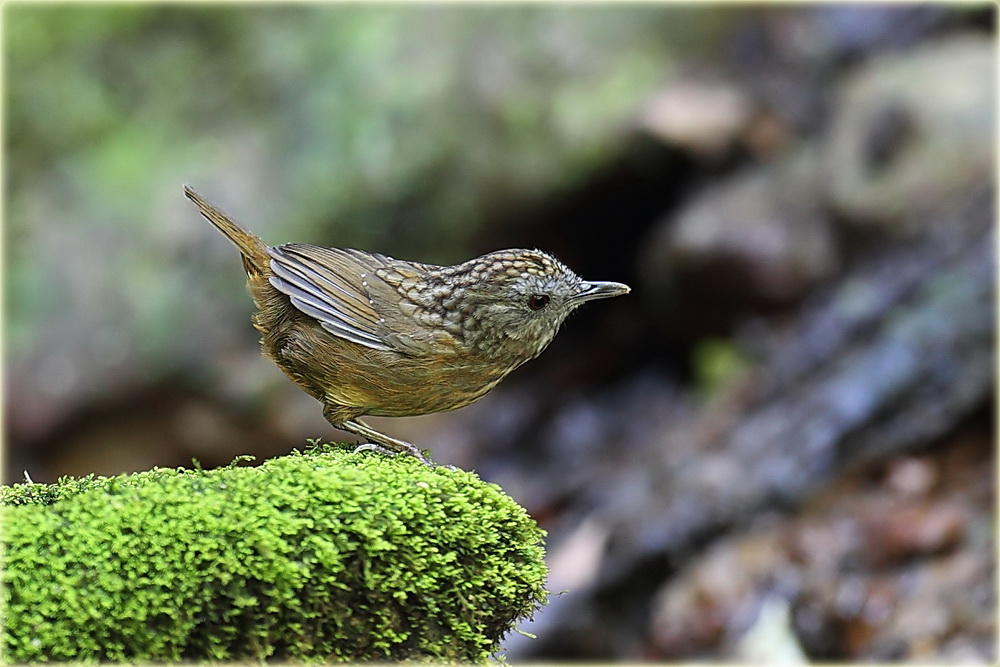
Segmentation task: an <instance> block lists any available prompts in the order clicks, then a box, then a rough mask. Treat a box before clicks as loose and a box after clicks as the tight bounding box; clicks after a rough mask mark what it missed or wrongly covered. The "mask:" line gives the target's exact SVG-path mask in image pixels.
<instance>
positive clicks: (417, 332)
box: [184, 186, 629, 463]
mask: <svg viewBox="0 0 1000 667" xmlns="http://www.w3.org/2000/svg"><path fill="white" fill-rule="evenodd" d="M184 194H185V195H187V197H188V199H190V200H191V201H193V202H194V203H195V204H196V205H197V206H198V210H199V211H201V214H202V215H203V216H205V218H206V219H208V221H209V222H211V223H212V224H213V225H215V226H216V227H217V228H218V229H219V231H221V232H222V233H223V234H225V235H226V236H227V237H228V238H229V240H231V241H232V242H233V243H235V244H236V247H238V248H239V250H240V252H241V253H242V255H243V268H244V269H246V273H247V288H248V289H249V290H250V294H251V295H252V296H253V300H254V303H255V304H256V306H257V312H256V313H255V314H254V315H253V318H252V320H253V324H254V327H256V329H257V330H258V331H259V332H260V333H261V335H262V338H261V345H262V346H263V348H264V352H265V354H266V355H267V356H269V357H270V358H271V359H272V360H273V361H274V363H276V364H277V365H278V367H279V368H281V370H283V371H284V372H285V374H286V375H288V377H290V378H291V379H292V380H293V381H294V382H295V383H296V384H297V385H299V386H300V387H302V389H304V390H305V391H306V392H308V393H309V394H310V395H312V396H313V397H315V398H316V399H317V400H319V401H320V402H321V403H322V404H323V415H324V416H325V417H326V418H327V420H328V421H329V422H330V423H331V424H332V425H333V426H335V427H337V428H340V429H343V430H345V431H349V432H351V433H355V434H357V435H359V436H361V437H363V438H366V439H367V440H368V441H370V442H371V443H373V444H367V445H362V446H361V447H359V449H366V448H367V449H377V450H379V451H385V449H384V447H389V448H391V449H392V450H396V451H405V452H408V453H410V454H412V455H413V456H416V457H417V458H418V459H420V460H421V461H423V462H424V463H429V462H428V461H427V459H425V458H424V456H423V455H422V454H421V453H420V450H418V449H417V448H416V447H415V446H414V445H412V444H410V443H408V442H404V441H402V440H397V439H396V438H392V437H389V436H387V435H385V434H383V433H379V432H378V431H376V430H375V429H373V428H371V427H370V426H368V425H367V424H366V423H364V422H363V421H361V419H360V417H361V416H363V415H379V416H388V417H402V416H410V415H424V414H429V413H432V412H441V411H444V410H454V409H456V408H461V407H463V406H466V405H468V404H470V403H472V402H473V401H476V400H478V399H479V398H482V396H483V395H484V394H486V392H488V391H489V390H490V389H492V388H493V387H494V386H496V384H497V383H498V382H500V380H502V379H503V378H504V376H506V375H507V374H508V373H510V372H511V371H512V370H514V369H515V368H517V367H518V366H520V365H521V364H523V363H524V362H526V361H528V360H529V359H533V358H535V357H536V356H538V355H539V354H540V353H541V351H542V350H544V349H545V347H546V346H547V345H548V344H549V343H550V342H551V341H552V338H553V336H555V334H556V331H557V330H558V329H559V325H561V324H562V322H563V320H565V319H566V316H567V315H569V314H570V312H571V311H572V310H573V309H574V308H576V307H577V306H579V305H580V304H582V303H584V302H585V301H590V300H591V299H601V298H605V297H612V296H618V295H619V294H627V293H628V292H629V287H628V286H627V285H623V284H621V283H612V282H588V281H586V280H583V279H581V278H580V277H579V276H577V275H576V274H575V273H573V272H572V271H570V270H569V269H568V268H566V266H564V265H563V264H562V263H561V262H560V261H559V260H557V259H556V258H554V257H552V256H551V255H549V254H547V253H544V252H541V251H540V250H498V251H496V252H491V253H488V254H486V255H483V256H482V257H476V258H475V259H470V260H469V261H467V262H463V263H462V264H457V265H455V266H435V265H433V264H421V263H418V262H408V261H404V260H399V259H393V258H392V257H387V256H385V255H380V254H378V253H371V252H365V251H362V250H351V249H341V248H321V247H319V246H314V245H308V244H305V243H288V244H285V245H279V246H268V245H266V244H265V243H264V242H263V241H261V240H260V239H259V238H258V237H256V236H254V235H253V234H251V233H250V232H247V231H246V230H244V229H242V228H241V227H240V226H239V225H237V224H236V223H235V222H234V221H233V220H232V218H230V217H229V216H228V215H226V214H225V213H223V212H222V211H221V210H219V208H218V207H216V206H214V205H213V204H211V203H210V202H208V201H206V200H205V199H203V198H202V197H201V196H200V195H199V194H198V193H197V192H195V191H194V190H193V189H191V188H190V187H188V186H184Z"/></svg>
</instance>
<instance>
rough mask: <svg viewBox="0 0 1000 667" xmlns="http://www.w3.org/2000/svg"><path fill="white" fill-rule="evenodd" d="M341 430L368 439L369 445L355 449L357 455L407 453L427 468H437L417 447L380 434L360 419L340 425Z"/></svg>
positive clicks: (365, 444)
mask: <svg viewBox="0 0 1000 667" xmlns="http://www.w3.org/2000/svg"><path fill="white" fill-rule="evenodd" d="M340 428H342V429H344V430H345V431H350V432H351V433H355V434H357V435H360V436H361V437H363V438H367V439H368V442H367V443H364V444H362V445H359V446H358V447H357V448H355V450H354V451H355V453H357V452H364V451H374V452H379V453H381V454H390V455H392V456H395V455H396V454H402V453H405V454H409V455H410V456H412V457H414V458H415V459H417V460H418V461H420V462H421V463H423V464H424V465H425V466H428V467H430V468H433V467H435V464H434V463H432V462H431V461H430V460H429V459H428V458H427V457H426V456H424V455H423V453H422V452H421V451H420V450H419V449H417V447H416V445H414V444H412V443H409V442H406V441H405V440H398V439H396V438H393V437H390V436H388V435H386V434H384V433H379V432H378V431H376V430H375V429H373V428H372V427H371V426H369V425H368V424H366V423H364V422H363V421H361V420H360V419H353V420H351V421H347V422H344V423H343V424H340Z"/></svg>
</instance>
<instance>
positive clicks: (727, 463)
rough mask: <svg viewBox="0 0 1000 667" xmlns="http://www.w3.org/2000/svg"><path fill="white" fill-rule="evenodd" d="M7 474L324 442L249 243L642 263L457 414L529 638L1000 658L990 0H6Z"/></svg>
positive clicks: (448, 420)
mask: <svg viewBox="0 0 1000 667" xmlns="http://www.w3.org/2000/svg"><path fill="white" fill-rule="evenodd" d="M3 10H4V50H5V53H4V56H5V63H4V65H5V70H4V74H5V83H6V86H5V88H4V95H5V99H4V111H5V115H6V126H5V135H4V136H5V144H4V149H5V157H6V159H5V161H4V165H5V168H6V169H5V179H6V180H5V183H6V188H5V192H4V204H5V209H4V220H5V230H4V232H5V233H4V255H3V258H4V272H3V276H4V297H5V304H6V310H5V319H4V321H5V327H4V332H3V333H4V339H5V344H6V345H5V362H6V374H5V388H6V392H5V397H6V405H5V415H4V417H5V426H6V433H5V435H6V443H7V448H6V461H5V463H6V467H5V470H6V481H7V482H8V483H9V482H12V481H20V480H21V479H22V475H23V471H24V470H28V471H29V472H30V474H31V477H32V478H33V479H34V480H35V481H36V482H50V481H53V480H55V479H56V478H57V477H58V476H60V475H84V474H87V473H92V472H93V473H100V474H111V473H120V472H125V471H134V470H143V469H148V468H150V467H152V466H177V465H184V466H190V465H191V461H192V459H197V460H198V461H199V462H200V463H201V465H203V466H205V467H210V466H217V465H221V464H225V463H227V462H228V461H230V460H231V459H232V458H233V457H234V456H236V455H238V454H253V455H255V456H257V457H258V459H260V458H266V457H271V456H276V455H280V454H283V453H285V452H287V451H289V450H290V449H292V448H296V447H297V448H302V447H304V446H306V444H307V442H306V441H307V438H316V437H319V438H323V439H331V438H333V437H337V438H342V439H347V436H346V435H345V434H338V433H335V432H333V431H332V429H331V428H330V427H329V426H328V425H327V424H326V422H325V421H324V420H323V418H322V416H321V411H320V406H319V405H318V404H317V403H316V402H315V401H313V399H311V398H309V397H308V396H306V395H305V394H304V393H303V392H301V391H299V390H298V389H296V388H295V387H294V386H293V385H292V384H291V383H290V382H289V381H288V380H287V379H286V378H285V377H284V376H283V375H282V374H281V372H280V371H278V369H277V368H276V367H275V366H273V365H272V364H271V363H270V362H269V361H267V360H265V359H263V358H262V357H261V356H260V352H259V349H258V345H257V335H256V332H255V331H254V330H253V329H252V327H251V326H250V323H249V319H248V318H249V315H250V309H251V302H250V299H249V297H248V295H247V294H246V292H245V289H244V275H243V272H242V268H241V265H240V262H239V258H238V255H237V253H236V251H235V250H234V248H233V247H232V246H231V245H230V244H229V243H228V242H227V241H226V240H225V239H223V238H222V237H221V236H220V235H219V234H218V232H216V231H215V230H214V229H212V228H211V226H210V225H208V223H206V222H205V221H204V220H202V219H201V218H200V217H199V216H198V215H197V213H196V212H195V210H194V208H193V207H192V206H191V205H190V203H189V202H188V201H187V200H185V199H184V197H183V195H182V191H181V187H182V184H184V183H190V184H192V185H194V186H195V187H196V188H197V189H199V190H200V191H201V192H202V193H204V194H205V196H207V197H208V198H209V199H212V200H214V201H216V202H218V203H219V204H221V205H222V206H223V207H224V208H225V209H227V210H228V211H229V212H230V213H232V214H233V215H234V216H235V217H236V218H237V219H238V220H240V221H241V222H242V223H243V224H245V225H246V226H247V227H249V228H250V229H252V230H254V231H255V232H257V233H258V234H259V235H261V236H262V237H263V238H264V239H265V240H267V241H269V242H271V243H274V244H277V243H283V242H289V241H303V242H312V243H317V244H320V245H337V246H349V247H359V248H364V249H368V250H375V251H380V252H384V253H387V254H391V255H395V256H398V257H401V258H406V259H414V260H420V261H426V262H435V263H455V262H459V261H462V260H465V259H468V258H470V257H472V256H474V255H477V254H480V253H483V252H486V251H489V250H494V249H497V248H502V247H539V248H543V249H546V250H549V251H552V252H554V253H555V254H556V255H557V256H559V257H560V258H561V259H563V260H564V261H565V262H566V263H567V264H569V265H570V266H571V267H572V268H573V269H575V270H576V271H577V272H578V273H580V274H581V275H583V276H585V277H588V278H591V279H596V280H616V281H622V282H627V283H629V284H630V285H632V287H633V293H632V294H631V295H630V296H628V297H625V298H619V299H614V300H611V301H602V302H599V303H596V304H591V305H589V306H587V307H586V308H583V309H581V311H579V312H578V314H575V315H574V316H573V317H572V318H570V320H569V321H568V322H567V323H566V325H565V326H564V328H563V331H562V332H561V333H560V335H559V336H558V337H557V338H556V340H555V342H554V343H553V345H552V346H551V347H550V348H549V350H548V351H546V352H545V353H544V354H543V355H542V356H541V357H540V358H539V359H537V360H536V361H534V362H532V363H530V364H528V365H526V366H525V367H523V368H522V369H520V370H519V371H517V372H516V373H515V374H514V375H513V376H512V377H510V378H509V379H507V380H506V381H505V382H504V383H502V384H501V385H500V386H499V387H498V388H497V389H496V390H495V391H493V392H492V393H491V394H489V395H488V396H487V397H486V398H485V399H483V400H482V401H481V402H479V403H477V404H475V405H473V406H470V407H468V408H465V409H463V410H460V411H457V412H454V413H445V414H440V415H432V416H426V417H419V418H412V419H396V420H384V419H383V420H379V419H373V420H372V422H373V423H375V425H376V427H382V428H384V429H385V430H387V431H388V432H390V433H392V434H393V435H396V436H399V437H404V438H406V439H409V440H413V441H415V442H417V443H418V444H420V445H422V446H424V447H428V448H431V449H432V450H433V452H434V458H435V459H436V460H437V461H440V462H444V463H451V464H454V465H458V466H460V467H463V468H466V469H475V470H476V471H477V472H478V473H479V474H480V475H481V476H482V477H483V478H485V479H488V480H491V481H495V482H497V483H499V484H500V485H501V486H503V488H504V489H505V490H506V491H507V492H508V493H510V494H511V495H512V496H513V497H514V498H516V499H517V500H518V501H519V502H520V503H522V504H523V505H525V506H526V507H527V508H528V510H529V511H530V512H531V513H532V515H533V516H535V517H536V518H537V519H538V521H539V522H540V523H541V524H542V525H543V526H544V527H545V528H546V529H547V530H548V531H549V544H548V547H549V557H550V566H551V581H550V588H551V589H552V590H553V591H554V592H556V593H557V594H556V595H554V596H553V598H552V602H551V604H550V605H549V606H548V607H546V608H545V609H544V610H542V611H541V612H540V613H539V614H538V615H537V616H536V618H535V620H534V621H533V622H532V623H527V624H525V625H524V626H523V629H524V630H526V631H529V632H532V633H534V634H536V635H537V636H538V637H537V639H528V638H526V637H524V636H521V635H514V636H512V637H511V638H510V639H509V640H508V642H507V653H508V656H509V658H510V659H512V660H515V661H523V660H600V661H604V660H626V659H627V660H657V661H664V660H679V659H695V658H711V659H724V660H733V661H743V660H755V661H766V662H774V661H777V660H782V661H785V662H802V661H805V660H882V661H884V660H896V659H899V660H921V661H931V660H941V661H947V662H953V661H959V660H961V661H992V660H994V659H995V650H996V649H995V641H994V638H995V605H996V596H995V591H996V588H995V583H994V572H995V570H994V562H993V556H994V541H995V535H994V516H993V510H994V508H995V504H994V490H995V489H994V482H995V471H994V468H993V464H994V448H993V431H994V423H995V421H994V396H993V371H994V367H995V366H994V363H995V362H994V352H993V341H994V335H995V333H994V317H995V315H994V256H993V247H994V246H993V242H994V239H993V231H992V223H993V219H994V216H995V200H994V183H995V177H994V171H993V167H994V157H995V156H994V146H995V143H996V136H995V115H996V109H995V96H996V91H995V84H996V71H995V45H994V39H995V36H994V9H993V7H992V5H987V4H984V5H975V4H967V5H951V6H945V5H930V4H921V5H898V4H893V5H891V6H889V5H885V6H876V5H854V4H847V5H839V4H838V5H820V4H811V5H796V6H781V7H778V6H775V7H770V8H769V7H766V6H751V5H745V6H733V7H723V6H702V7H695V6H671V5H645V6H589V5H534V6H464V5H411V6H392V5H369V6H364V5H299V6H254V5H247V6H242V7H238V6H234V7H225V6H209V5H205V6H183V5H175V6H155V5H136V6H121V5H105V6H101V5H66V6H54V5H29V4H24V5H17V4H15V5H11V4H7V5H5V6H4V8H3Z"/></svg>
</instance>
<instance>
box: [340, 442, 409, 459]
mask: <svg viewBox="0 0 1000 667" xmlns="http://www.w3.org/2000/svg"><path fill="white" fill-rule="evenodd" d="M361 452H378V453H379V454H385V455H386V456H396V455H397V454H399V453H400V452H399V450H396V449H389V448H388V447H383V446H382V445H378V444H375V443H374V442H365V443H363V444H360V445H358V446H357V447H355V448H354V449H353V450H352V451H351V453H352V454H360V453H361Z"/></svg>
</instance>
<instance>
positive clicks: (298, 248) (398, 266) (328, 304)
mask: <svg viewBox="0 0 1000 667" xmlns="http://www.w3.org/2000/svg"><path fill="white" fill-rule="evenodd" d="M268 254H269V255H270V256H271V273H272V276H271V278H270V282H271V285H273V286H274V287H275V289H277V290H278V291H279V292H282V293H283V294H285V295H287V296H288V297H289V299H290V300H291V302H292V305H293V306H295V307H296V308H297V309H298V310H299V311H301V312H303V313H305V314H306V315H308V316H310V317H312V318H315V319H316V320H317V321H318V322H319V323H320V325H321V326H322V327H323V328H324V329H326V330H327V331H328V332H330V333H331V334H333V335H334V336H338V337H340V338H343V339H344V340H349V341H351V342H353V343H357V344H359V345H364V346H365V347H369V348H371V349H374V350H395V351H397V352H401V353H403V354H409V355H413V356H419V355H421V354H426V353H428V352H431V351H439V352H440V351H444V350H443V349H441V347H442V343H447V342H448V341H441V340H439V336H435V335H434V333H435V332H429V331H427V330H426V328H424V327H422V326H421V324H420V323H419V322H418V321H416V320H414V319H413V318H411V317H407V316H406V314H405V313H404V312H403V311H401V310H400V300H401V295H400V293H399V291H398V286H397V285H392V284H389V283H387V282H386V281H385V280H383V279H382V278H380V277H379V274H381V275H385V270H386V268H387V267H391V268H392V271H391V274H392V275H393V276H398V275H399V274H400V272H402V273H403V274H404V275H406V277H407V278H410V279H414V280H416V279H419V277H420V273H421V270H422V269H430V268H437V267H432V266H430V265H423V264H415V263H410V262H402V261H399V260H394V259H392V258H391V257H386V256H384V255H379V254H377V253H367V252H363V251H360V250H351V249H340V248H322V247H319V246H314V245H309V244H304V243H289V244H286V245H282V246H273V247H269V248H268ZM445 347H447V345H445Z"/></svg>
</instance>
